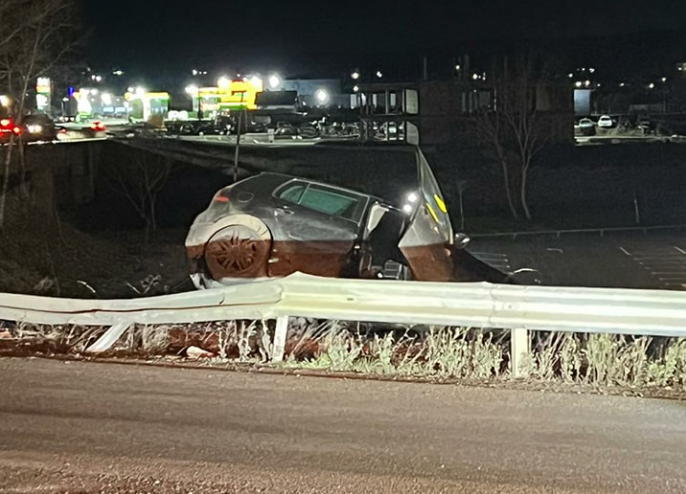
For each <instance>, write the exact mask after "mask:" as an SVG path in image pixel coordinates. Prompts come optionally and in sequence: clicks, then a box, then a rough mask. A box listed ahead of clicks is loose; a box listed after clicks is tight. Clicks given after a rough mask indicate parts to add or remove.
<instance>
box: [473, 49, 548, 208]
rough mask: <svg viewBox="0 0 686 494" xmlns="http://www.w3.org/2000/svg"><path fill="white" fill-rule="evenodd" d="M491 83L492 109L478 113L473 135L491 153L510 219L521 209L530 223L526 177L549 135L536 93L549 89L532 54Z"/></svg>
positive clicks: (543, 72)
mask: <svg viewBox="0 0 686 494" xmlns="http://www.w3.org/2000/svg"><path fill="white" fill-rule="evenodd" d="M493 80H494V83H493V85H492V87H493V106H492V107H491V108H489V109H483V110H481V111H480V112H478V116H477V117H476V122H477V132H478V133H479V135H480V137H481V138H482V140H483V141H485V142H486V143H487V144H488V145H489V146H490V148H491V149H492V151H493V152H494V154H495V158H496V160H497V162H498V165H499V167H500V169H501V171H502V175H503V181H504V186H505V192H506V197H507V202H508V206H509V208H510V211H511V212H512V215H513V217H514V218H515V219H518V218H519V208H520V207H521V210H522V212H523V214H524V217H525V218H526V219H527V220H529V221H530V220H531V219H532V217H531V210H530V208H529V203H528V190H529V176H530V175H529V174H530V171H531V166H532V164H533V162H534V158H535V156H536V155H537V154H538V152H539V151H540V150H541V149H542V148H543V147H544V146H545V144H546V143H547V141H548V140H549V138H550V136H551V129H550V128H549V124H550V123H551V122H550V121H549V120H550V119H548V118H546V117H545V115H544V112H543V111H542V109H541V108H540V107H539V106H540V105H539V96H540V94H539V93H543V92H545V91H547V90H550V86H549V85H548V84H546V80H545V68H544V67H542V66H541V65H540V61H539V60H538V59H537V58H536V57H534V56H532V55H528V56H521V57H519V58H517V59H516V61H515V63H514V64H513V66H512V68H508V67H507V65H505V67H504V69H503V70H502V72H501V73H500V74H497V75H495V77H494V78H493ZM515 197H516V198H517V200H515Z"/></svg>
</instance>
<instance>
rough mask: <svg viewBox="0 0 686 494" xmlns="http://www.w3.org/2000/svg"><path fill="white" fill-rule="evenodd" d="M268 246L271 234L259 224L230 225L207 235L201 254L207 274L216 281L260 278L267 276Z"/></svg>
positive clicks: (269, 248) (269, 247)
mask: <svg viewBox="0 0 686 494" xmlns="http://www.w3.org/2000/svg"><path fill="white" fill-rule="evenodd" d="M255 221H259V220H255ZM260 223H261V222H260ZM270 250H271V235H270V234H269V230H268V229H267V228H266V226H264V225H263V224H262V225H260V226H258V225H251V226H246V225H231V226H227V227H226V228H222V229H221V230H219V231H218V232H217V233H215V234H214V235H213V236H212V238H210V240H209V241H208V242H207V244H206V246H205V256H204V257H205V262H206V264H207V269H208V270H209V274H210V276H212V278H213V279H215V280H217V281H220V280H222V279H224V278H261V277H266V276H267V266H268V261H269V252H270Z"/></svg>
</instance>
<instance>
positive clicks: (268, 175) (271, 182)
mask: <svg viewBox="0 0 686 494" xmlns="http://www.w3.org/2000/svg"><path fill="white" fill-rule="evenodd" d="M292 180H298V181H302V182H307V183H309V184H315V185H319V186H322V187H329V188H333V189H338V190H341V191H346V192H350V193H353V194H358V195H361V196H365V197H368V198H370V199H373V200H376V201H379V202H382V203H385V204H390V203H389V202H388V201H385V200H384V199H382V198H380V197H376V196H373V195H371V194H367V193H365V192H362V191H359V190H355V189H351V188H348V187H341V186H340V185H335V184H331V183H327V182H323V181H319V180H312V179H310V178H305V177H298V176H295V175H287V174H285V173H275V172H262V173H260V174H259V175H255V176H253V177H250V178H247V179H245V180H243V181H241V182H240V183H249V182H256V181H258V182H261V183H262V184H263V185H264V186H265V188H266V190H264V191H263V192H264V193H265V194H268V195H271V194H272V193H273V192H274V189H276V188H278V187H279V186H281V185H283V184H286V183H288V182H290V181H292Z"/></svg>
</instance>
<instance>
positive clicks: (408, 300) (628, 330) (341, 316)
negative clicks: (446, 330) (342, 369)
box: [0, 274, 686, 369]
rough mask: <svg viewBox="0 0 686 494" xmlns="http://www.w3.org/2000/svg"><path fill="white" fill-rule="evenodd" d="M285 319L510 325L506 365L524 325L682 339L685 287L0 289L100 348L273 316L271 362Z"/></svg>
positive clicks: (521, 341)
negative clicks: (168, 329) (139, 294)
mask: <svg viewBox="0 0 686 494" xmlns="http://www.w3.org/2000/svg"><path fill="white" fill-rule="evenodd" d="M289 317H310V318H318V319H329V320H346V321H366V322H379V323H401V324H429V325H445V326H460V327H476V328H498V329H509V330H512V331H513V338H512V342H513V344H512V352H511V356H512V358H513V369H516V368H517V366H516V365H514V364H515V363H516V362H518V361H520V359H521V358H523V356H525V355H526V353H527V352H528V351H529V350H528V340H529V338H528V331H529V330H543V331H566V332H575V333H609V334H626V335H646V336H665V337H686V293H681V292H673V291H662V290H630V289H605V288H569V287H539V286H510V285H491V284H488V283H428V282H406V281H375V280H342V279H332V278H318V277H314V276H308V275H304V274H295V275H292V276H289V277H287V278H282V279H277V280H270V281H264V282H257V283H249V284H245V285H239V286H233V287H227V288H222V289H217V290H207V291H200V292H191V293H185V294H180V295H170V296H163V297H157V298H147V299H135V300H112V301H94V300H67V299H54V298H42V297H33V296H23V295H11V294H0V319H4V320H11V321H17V322H25V323H32V324H51V325H56V324H75V325H85V326H110V327H111V329H110V330H109V331H108V332H107V333H106V334H105V335H104V336H103V337H102V338H101V339H100V340H99V341H98V342H97V343H96V344H95V345H93V347H91V348H90V349H89V350H90V351H95V352H97V351H104V350H107V349H108V348H109V347H111V345H112V344H113V343H114V342H115V341H116V339H117V338H118V337H119V336H121V334H123V333H124V332H125V331H126V330H127V329H128V328H129V327H130V326H131V325H133V324H147V325H157V324H184V323H201V322H210V321H226V320H244V319H253V320H257V319H274V318H275V319H278V324H277V334H276V335H275V343H274V346H275V351H274V352H273V353H274V360H276V361H278V360H280V359H281V358H283V344H284V342H285V341H286V333H287V330H288V318H289Z"/></svg>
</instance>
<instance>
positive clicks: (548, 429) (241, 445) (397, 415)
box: [0, 359, 686, 494]
mask: <svg viewBox="0 0 686 494" xmlns="http://www.w3.org/2000/svg"><path fill="white" fill-rule="evenodd" d="M0 375H1V376H2V378H3V381H4V383H3V392H2V394H0V478H1V479H3V482H2V483H1V484H0V492H2V493H38V492H47V493H67V492H70V493H89V494H90V493H100V492H105V493H115V492H122V493H138V492H140V493H145V492H154V493H167V492H173V493H176V492H183V493H190V492H194V493H201V492H202V493H204V492H209V493H213V492H224V493H225V492H236V493H239V492H240V493H253V492H255V493H257V492H284V493H310V492H311V493H320V492H346V493H347V492H351V493H352V492H354V493H358V492H362V493H364V492H369V493H372V492H374V493H385V492H388V493H397V492H402V493H405V492H407V493H410V492H417V493H419V492H446V493H448V492H474V493H514V494H518V493H534V492H536V493H544V492H545V493H573V492H574V493H580V492H589V493H590V492H593V493H619V492H622V493H639V492H640V493H643V492H660V493H671V492H673V493H683V492H685V491H686V452H685V451H684V448H683V445H684V444H686V420H685V419H686V406H684V404H683V403H678V402H668V401H657V400H642V399H636V398H622V397H606V396H579V395H563V394H561V395H552V394H545V393H533V392H526V391H506V390H495V389H476V388H463V387H458V386H435V385H426V384H402V383H388V382H366V381H346V380H328V379H312V378H298V377H292V376H289V377H284V376H264V375H254V374H240V373H223V372H217V371H213V370H211V369H208V370H182V369H178V370H176V369H163V368H149V367H142V366H141V367H134V366H115V365H107V364H93V363H79V362H70V363H62V362H57V361H45V360H31V359H29V360H22V359H2V360H0Z"/></svg>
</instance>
